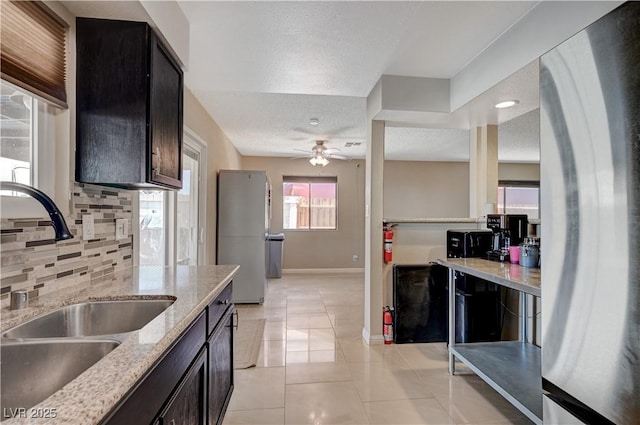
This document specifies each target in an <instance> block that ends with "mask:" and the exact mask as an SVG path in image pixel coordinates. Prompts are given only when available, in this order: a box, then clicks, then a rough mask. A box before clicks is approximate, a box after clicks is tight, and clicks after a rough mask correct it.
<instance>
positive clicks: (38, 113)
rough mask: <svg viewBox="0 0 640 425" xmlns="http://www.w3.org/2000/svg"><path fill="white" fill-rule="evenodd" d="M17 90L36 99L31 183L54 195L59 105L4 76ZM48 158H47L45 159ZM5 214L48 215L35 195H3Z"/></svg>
mask: <svg viewBox="0 0 640 425" xmlns="http://www.w3.org/2000/svg"><path fill="white" fill-rule="evenodd" d="M2 83H3V84H6V85H8V86H10V87H12V88H14V89H15V90H18V91H20V92H22V93H25V94H27V95H29V96H31V98H32V99H33V106H32V109H31V128H32V133H33V140H32V143H33V145H32V147H31V149H32V152H31V185H32V186H33V187H35V188H38V189H40V190H42V191H43V192H45V193H46V194H48V195H49V197H51V198H52V199H55V196H54V195H55V179H56V146H55V145H56V123H55V121H56V117H55V111H56V108H54V107H52V106H50V105H49V104H48V102H46V101H44V100H42V99H41V98H40V97H39V96H37V95H36V94H34V93H30V92H28V91H27V90H25V89H23V88H21V87H18V86H16V85H15V84H12V83H11V82H9V81H7V80H4V79H3V80H2ZM43 158H46V159H47V160H46V161H43V160H42V159H43ZM0 202H1V203H2V216H3V217H10V218H33V217H46V216H47V213H46V212H45V211H44V210H43V209H42V206H41V205H40V204H39V203H38V202H37V201H36V200H35V199H33V198H31V197H26V196H12V195H1V196H0Z"/></svg>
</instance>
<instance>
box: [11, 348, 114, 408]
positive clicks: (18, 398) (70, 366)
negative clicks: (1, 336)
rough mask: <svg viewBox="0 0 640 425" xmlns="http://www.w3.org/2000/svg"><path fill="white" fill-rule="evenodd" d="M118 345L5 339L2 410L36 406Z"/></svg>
mask: <svg viewBox="0 0 640 425" xmlns="http://www.w3.org/2000/svg"><path fill="white" fill-rule="evenodd" d="M118 345H120V343H119V342H118V341H110V340H89V341H87V340H82V341H81V340H66V341H65V340H62V341H60V340H55V341H22V342H15V341H3V342H2V344H1V345H0V358H1V359H2V362H1V364H0V375H1V378H0V379H1V385H2V393H1V395H0V410H1V411H2V412H9V411H10V410H9V409H14V410H12V411H13V412H16V411H17V410H15V409H17V408H24V409H29V408H30V407H33V406H35V405H36V404H38V403H40V402H41V401H43V400H44V399H46V398H47V397H49V396H50V395H52V394H53V393H55V392H56V391H58V390H59V389H61V388H62V387H63V386H65V385H66V384H68V383H69V382H70V381H72V380H73V379H74V378H76V377H77V376H78V375H80V374H81V373H82V372H84V371H85V370H87V369H88V368H89V367H90V366H91V365H93V364H94V363H96V362H97V361H98V360H100V359H101V358H103V357H104V356H106V355H107V354H109V352H111V351H112V350H113V349H114V348H116V347H117V346H118ZM3 417H4V415H3Z"/></svg>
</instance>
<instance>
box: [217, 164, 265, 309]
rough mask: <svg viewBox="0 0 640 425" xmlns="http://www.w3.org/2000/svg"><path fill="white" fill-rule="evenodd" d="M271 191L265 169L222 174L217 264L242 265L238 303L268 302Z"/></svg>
mask: <svg viewBox="0 0 640 425" xmlns="http://www.w3.org/2000/svg"><path fill="white" fill-rule="evenodd" d="M270 191H271V188H270V185H269V180H268V179H267V173H266V172H265V171H245V170H221V171H220V173H219V174H218V244H217V264H239V265H240V270H238V273H237V274H236V276H235V277H234V278H233V302H235V303H260V304H261V303H263V302H264V296H265V293H266V290H267V273H266V257H265V255H266V251H265V249H266V237H267V234H268V233H269V224H270V223H269V220H270Z"/></svg>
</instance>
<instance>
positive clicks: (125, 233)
mask: <svg viewBox="0 0 640 425" xmlns="http://www.w3.org/2000/svg"><path fill="white" fill-rule="evenodd" d="M127 237H129V220H127V219H126V218H117V219H116V240H120V239H126V238H127Z"/></svg>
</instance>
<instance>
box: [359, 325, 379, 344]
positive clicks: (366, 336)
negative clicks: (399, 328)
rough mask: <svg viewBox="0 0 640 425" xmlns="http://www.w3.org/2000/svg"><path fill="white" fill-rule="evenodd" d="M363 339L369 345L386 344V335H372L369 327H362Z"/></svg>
mask: <svg viewBox="0 0 640 425" xmlns="http://www.w3.org/2000/svg"><path fill="white" fill-rule="evenodd" d="M362 339H363V340H364V342H366V343H367V344H369V345H378V344H384V336H382V335H371V334H370V333H369V331H368V330H367V328H362Z"/></svg>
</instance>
